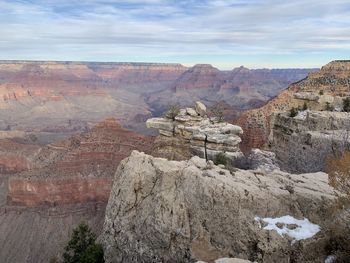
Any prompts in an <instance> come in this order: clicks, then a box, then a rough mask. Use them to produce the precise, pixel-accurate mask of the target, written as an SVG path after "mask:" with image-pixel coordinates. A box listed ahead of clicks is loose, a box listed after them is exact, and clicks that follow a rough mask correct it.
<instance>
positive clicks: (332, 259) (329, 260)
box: [324, 255, 337, 263]
mask: <svg viewBox="0 0 350 263" xmlns="http://www.w3.org/2000/svg"><path fill="white" fill-rule="evenodd" d="M336 260H337V257H336V256H334V255H330V256H328V257H327V258H326V260H325V261H324V263H334V262H335V261H336Z"/></svg>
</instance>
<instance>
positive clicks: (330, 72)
mask: <svg viewBox="0 0 350 263" xmlns="http://www.w3.org/2000/svg"><path fill="white" fill-rule="evenodd" d="M348 96H350V61H349V60H345V61H333V62H330V63H328V64H327V65H325V66H324V67H322V68H321V70H320V71H317V72H312V73H309V75H308V77H307V78H305V79H303V80H301V81H299V82H296V83H294V84H292V85H290V86H289V88H288V89H286V90H284V91H283V92H281V93H280V94H279V95H278V96H277V97H275V98H273V99H271V100H270V101H269V102H268V103H267V104H266V105H264V106H263V107H261V108H258V109H253V110H248V111H246V112H244V113H243V114H242V115H241V116H240V118H239V119H238V120H237V121H236V124H237V125H239V126H241V127H242V128H243V131H244V134H243V136H242V149H243V151H249V150H250V149H251V148H261V147H263V146H264V145H266V143H267V142H268V137H269V135H270V131H271V129H272V127H273V123H272V122H273V120H272V115H273V114H274V113H281V112H286V111H289V110H290V109H291V108H292V107H295V108H303V107H304V105H305V106H306V107H308V109H311V110H316V111H320V110H327V109H328V108H329V107H331V108H334V110H338V111H339V110H341V109H342V103H343V99H344V98H346V97H348Z"/></svg>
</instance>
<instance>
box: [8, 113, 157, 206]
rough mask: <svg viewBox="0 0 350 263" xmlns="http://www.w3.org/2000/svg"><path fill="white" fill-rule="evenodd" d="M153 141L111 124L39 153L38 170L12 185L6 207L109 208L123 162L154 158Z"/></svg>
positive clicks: (16, 179)
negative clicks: (137, 155)
mask: <svg viewBox="0 0 350 263" xmlns="http://www.w3.org/2000/svg"><path fill="white" fill-rule="evenodd" d="M152 145H153V138H152V137H146V136H142V135H138V134H136V133H134V132H131V131H128V130H125V129H123V128H122V127H121V126H120V125H119V124H118V123H117V122H116V121H115V119H107V120H105V121H103V122H101V123H100V124H98V125H96V126H95V127H94V128H93V129H92V131H90V132H87V133H84V134H81V135H76V136H73V137H71V138H70V139H68V140H64V141H62V142H59V143H56V144H51V145H49V146H47V147H44V148H42V149H41V151H40V153H39V154H37V156H36V157H35V158H34V159H33V161H34V162H35V166H36V168H35V169H32V170H29V171H26V172H24V173H22V174H20V175H19V176H16V177H11V178H10V179H9V190H8V203H9V204H11V205H23V206H31V207H33V206H40V205H62V204H76V203H85V202H92V201H93V202H107V200H108V196H109V192H110V188H111V183H112V178H113V176H114V173H115V171H116V170H117V167H118V165H119V162H120V161H121V160H122V159H124V158H126V157H127V156H129V155H130V153H131V151H132V150H136V149H137V150H139V151H144V152H150V150H151V148H152Z"/></svg>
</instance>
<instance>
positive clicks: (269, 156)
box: [247, 149, 280, 172]
mask: <svg viewBox="0 0 350 263" xmlns="http://www.w3.org/2000/svg"><path fill="white" fill-rule="evenodd" d="M247 162H248V167H249V168H250V169H253V170H262V171H264V172H272V171H274V170H279V169H280V168H279V166H278V164H277V160H276V154H275V153H273V152H269V151H262V150H260V149H252V150H251V152H250V154H249V156H248V161H247Z"/></svg>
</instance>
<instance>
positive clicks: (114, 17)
mask: <svg viewBox="0 0 350 263" xmlns="http://www.w3.org/2000/svg"><path fill="white" fill-rule="evenodd" d="M0 59H32V60H82V61H136V62H137V61H144V62H179V63H183V64H185V65H192V64H195V63H211V64H213V65H215V66H217V67H219V68H223V69H229V68H233V67H235V66H240V65H245V66H248V67H251V68H259V67H269V68H272V67H319V66H321V65H323V64H325V63H327V62H329V61H331V60H334V59H350V0H289V1H288V0H226V1H225V0H213V1H207V0H201V1H200V0H189V1H184V0H121V1H113V0H45V1H44V0H37V1H36V0H31V1H16V0H0Z"/></svg>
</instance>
